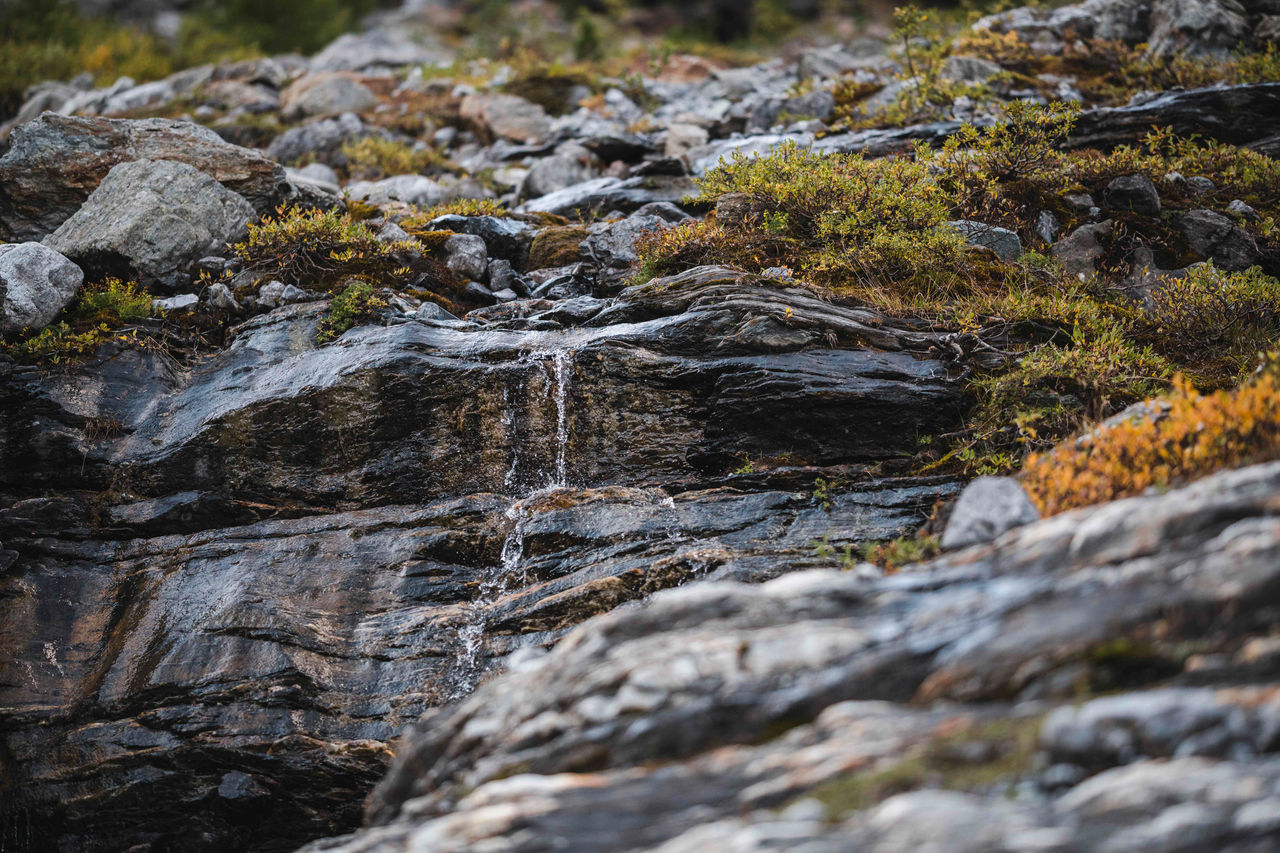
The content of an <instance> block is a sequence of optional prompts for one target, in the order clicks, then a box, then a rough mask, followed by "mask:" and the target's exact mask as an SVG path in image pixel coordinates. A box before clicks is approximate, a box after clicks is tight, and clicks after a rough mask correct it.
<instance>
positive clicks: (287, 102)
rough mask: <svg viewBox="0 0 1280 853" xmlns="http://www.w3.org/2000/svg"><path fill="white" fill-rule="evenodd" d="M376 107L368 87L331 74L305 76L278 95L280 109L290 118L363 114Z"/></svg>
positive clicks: (341, 75) (343, 75)
mask: <svg viewBox="0 0 1280 853" xmlns="http://www.w3.org/2000/svg"><path fill="white" fill-rule="evenodd" d="M377 105H378V98H377V96H375V95H374V94H373V92H372V91H370V89H369V87H367V86H365V85H364V84H362V83H360V82H359V81H358V80H356V79H355V78H353V77H351V76H349V75H346V74H338V73H333V72H327V73H320V74H308V75H307V76H306V77H303V78H301V79H299V80H296V81H294V82H293V84H291V85H290V86H289V88H287V89H285V90H284V91H283V92H282V93H281V94H280V108H281V110H282V111H283V112H284V114H285V115H286V116H290V117H293V118H308V117H313V116H333V115H341V114H344V113H363V112H367V111H369V110H371V109H373V108H374V107H376V106H377Z"/></svg>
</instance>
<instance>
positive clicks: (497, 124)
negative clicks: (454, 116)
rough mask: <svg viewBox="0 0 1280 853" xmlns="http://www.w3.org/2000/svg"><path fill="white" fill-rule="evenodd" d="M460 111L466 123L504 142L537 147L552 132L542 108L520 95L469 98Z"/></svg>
mask: <svg viewBox="0 0 1280 853" xmlns="http://www.w3.org/2000/svg"><path fill="white" fill-rule="evenodd" d="M459 109H460V112H461V115H462V117H463V118H464V119H467V120H468V121H473V122H476V123H477V124H478V125H480V126H481V127H483V128H485V130H487V131H488V132H489V133H491V134H493V135H494V136H496V137H499V138H502V139H510V140H512V141H514V142H523V143H526V144H534V143H538V142H541V141H542V140H543V139H545V138H546V137H547V134H548V133H550V132H551V119H550V118H549V117H548V116H547V114H546V112H545V111H544V110H543V109H542V107H540V106H538V105H537V104H535V103H531V102H530V101H526V100H525V99H524V98H521V97H519V96H517V95H467V96H466V97H464V98H463V99H462V104H461V106H460V107H459Z"/></svg>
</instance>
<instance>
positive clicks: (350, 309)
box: [316, 280, 387, 344]
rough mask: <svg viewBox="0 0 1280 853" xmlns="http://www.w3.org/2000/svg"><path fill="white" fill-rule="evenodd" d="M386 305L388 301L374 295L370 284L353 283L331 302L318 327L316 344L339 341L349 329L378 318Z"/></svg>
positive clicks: (359, 281)
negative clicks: (378, 314) (379, 312)
mask: <svg viewBox="0 0 1280 853" xmlns="http://www.w3.org/2000/svg"><path fill="white" fill-rule="evenodd" d="M386 305H387V303H386V300H384V299H382V298H381V297H379V296H377V295H375V294H374V292H373V285H371V284H369V282H367V281H362V280H356V281H352V282H351V283H350V284H348V285H347V286H346V287H345V288H343V290H342V291H341V292H340V293H338V294H337V295H335V296H334V297H333V299H332V301H330V303H329V311H328V313H327V314H325V315H324V317H323V318H322V319H321V320H320V323H319V325H317V326H316V343H317V344H327V343H329V342H330V341H333V340H337V339H338V338H340V337H341V336H342V334H343V333H344V332H346V331H348V330H349V329H352V328H354V327H355V326H357V325H359V324H360V323H363V322H367V321H369V320H371V319H373V318H374V317H376V316H377V313H378V311H379V310H381V309H383V308H385V307H386Z"/></svg>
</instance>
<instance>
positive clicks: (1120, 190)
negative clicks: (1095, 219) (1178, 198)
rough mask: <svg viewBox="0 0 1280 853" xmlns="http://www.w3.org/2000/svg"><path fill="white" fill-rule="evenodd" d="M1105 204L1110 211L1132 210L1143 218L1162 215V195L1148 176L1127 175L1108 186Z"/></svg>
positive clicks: (1104, 199) (1104, 198)
mask: <svg viewBox="0 0 1280 853" xmlns="http://www.w3.org/2000/svg"><path fill="white" fill-rule="evenodd" d="M1103 204H1104V205H1106V207H1107V208H1108V209H1109V210H1131V211H1133V212H1134V213H1141V214H1142V215H1143V216H1159V215H1160V194H1159V193H1158V192H1157V191H1156V185H1155V184H1154V183H1152V181H1151V179H1150V178H1148V177H1147V176H1146V175H1125V176H1122V177H1119V178H1115V179H1114V180H1112V181H1111V183H1109V184H1107V189H1106V192H1105V193H1103Z"/></svg>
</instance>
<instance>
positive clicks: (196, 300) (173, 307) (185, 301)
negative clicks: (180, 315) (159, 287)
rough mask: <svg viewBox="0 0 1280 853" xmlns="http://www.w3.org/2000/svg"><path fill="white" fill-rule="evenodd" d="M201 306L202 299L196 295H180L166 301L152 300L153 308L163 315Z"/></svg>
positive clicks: (169, 297)
mask: <svg viewBox="0 0 1280 853" xmlns="http://www.w3.org/2000/svg"><path fill="white" fill-rule="evenodd" d="M199 304H200V297H199V296H197V295H196V294H194V293H179V294H178V295H177V296H168V297H166V298H164V299H153V300H151V308H152V310H154V311H158V312H159V313H161V314H169V313H171V312H181V311H189V310H191V309H192V308H195V307H196V306H197V305H199Z"/></svg>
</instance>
